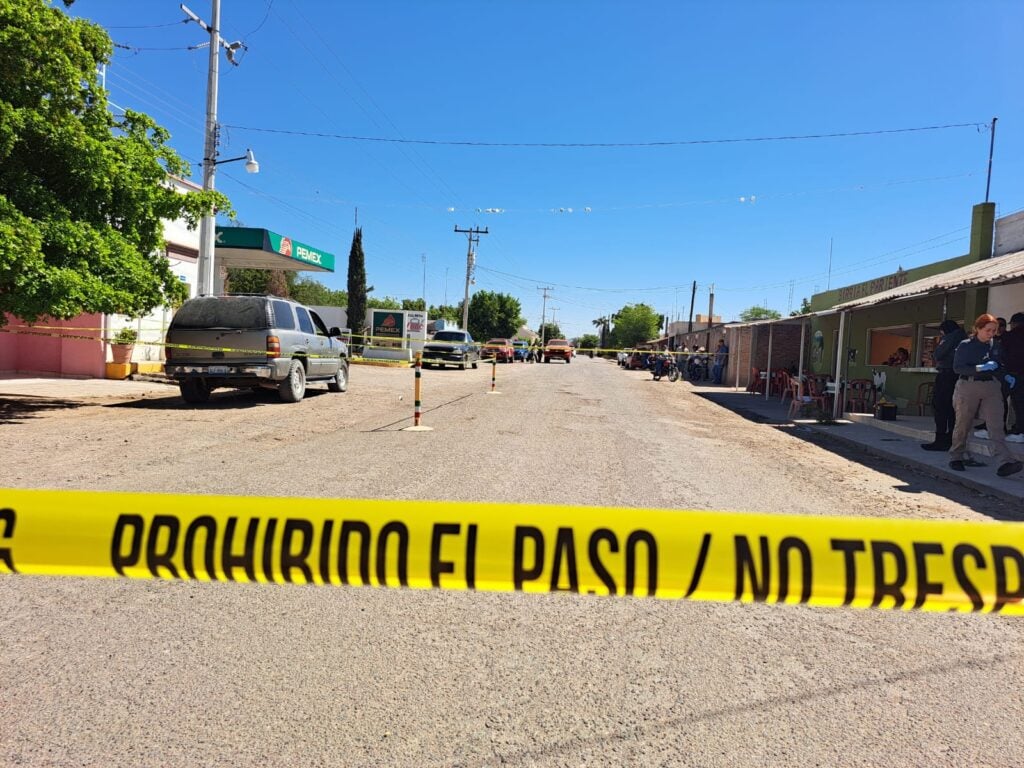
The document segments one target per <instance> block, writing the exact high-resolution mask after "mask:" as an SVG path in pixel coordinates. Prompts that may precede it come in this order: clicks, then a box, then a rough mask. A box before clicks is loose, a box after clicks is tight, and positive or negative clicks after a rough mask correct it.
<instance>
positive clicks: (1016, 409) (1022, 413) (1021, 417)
mask: <svg viewBox="0 0 1024 768" xmlns="http://www.w3.org/2000/svg"><path fill="white" fill-rule="evenodd" d="M1021 378H1024V377H1018V381H1017V386H1016V387H1014V388H1013V389H1011V390H1010V400H1012V401H1013V419H1014V421H1015V422H1016V423H1015V424H1014V427H1013V431H1014V432H1024V381H1020V380H1019V379H1021Z"/></svg>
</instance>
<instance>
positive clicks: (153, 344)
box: [0, 326, 394, 358]
mask: <svg viewBox="0 0 1024 768" xmlns="http://www.w3.org/2000/svg"><path fill="white" fill-rule="evenodd" d="M36 327H43V326H36ZM75 330H79V331H85V330H95V331H99V330H102V329H100V328H76V329H75ZM0 333H11V334H18V335H23V336H48V337H51V338H61V339H71V340H77V341H105V342H107V343H111V344H112V343H114V337H112V336H111V337H106V338H104V337H101V336H84V335H79V334H70V333H48V332H45V331H25V330H13V329H11V328H0ZM366 338H376V337H366ZM134 343H135V344H136V345H138V346H141V347H144V346H150V347H164V348H166V349H192V350H198V351H203V352H236V353H239V354H245V355H266V354H267V350H266V348H262V349H248V348H242V347H213V346H204V345H201V344H171V343H168V342H166V341H159V340H154V341H149V340H145V339H139V340H137V341H136V342H134ZM348 343H349V344H351V343H352V342H348ZM359 346H361V347H363V348H364V349H394V347H393V346H389V345H375V344H363V343H359ZM304 356H305V357H310V358H312V357H331V358H333V357H336V355H318V354H316V353H314V352H307V353H305V355H304Z"/></svg>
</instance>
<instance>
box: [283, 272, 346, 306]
mask: <svg viewBox="0 0 1024 768" xmlns="http://www.w3.org/2000/svg"><path fill="white" fill-rule="evenodd" d="M286 274H288V275H295V273H294V272H288V273H286ZM288 295H289V296H291V297H292V298H293V299H295V300H296V301H298V302H301V303H302V304H309V305H311V306H314V307H347V306H348V294H347V293H346V292H345V291H338V290H334V289H332V288H328V287H327V286H326V285H324V284H323V283H321V282H320V281H319V280H315V279H313V278H312V277H294V278H292V279H290V280H289V282H288Z"/></svg>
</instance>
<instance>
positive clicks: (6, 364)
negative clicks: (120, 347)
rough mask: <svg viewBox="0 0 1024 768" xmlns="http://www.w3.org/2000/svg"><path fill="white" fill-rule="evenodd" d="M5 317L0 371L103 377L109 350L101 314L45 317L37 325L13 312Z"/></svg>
mask: <svg viewBox="0 0 1024 768" xmlns="http://www.w3.org/2000/svg"><path fill="white" fill-rule="evenodd" d="M6 317H7V325H6V326H4V328H3V330H4V331H5V332H3V333H0V372H5V373H38V374H49V375H51V376H91V377H95V378H103V376H104V374H105V372H106V365H105V362H106V350H105V349H104V345H103V341H102V336H103V332H102V331H101V330H100V328H101V327H102V325H103V316H102V315H99V314H91V315H79V316H78V317H75V318H73V319H71V320H53V319H49V318H42V319H40V320H38V321H37V322H36V323H34V327H26V326H28V323H26V322H24V321H23V320H21V319H20V318H17V317H15V316H14V315H7V316H6ZM39 326H50V327H46V328H41V327H39ZM8 331H10V332H8ZM36 334H48V335H36ZM70 337H75V338H70ZM81 337H84V338H81Z"/></svg>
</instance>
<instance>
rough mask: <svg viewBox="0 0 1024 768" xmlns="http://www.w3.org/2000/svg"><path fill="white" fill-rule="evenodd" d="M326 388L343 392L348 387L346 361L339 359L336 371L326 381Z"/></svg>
mask: <svg viewBox="0 0 1024 768" xmlns="http://www.w3.org/2000/svg"><path fill="white" fill-rule="evenodd" d="M327 388H328V389H329V390H331V392H344V391H345V390H346V389H348V361H347V360H341V361H339V362H338V372H337V373H336V374H334V378H333V379H331V380H330V381H329V382H327Z"/></svg>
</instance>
